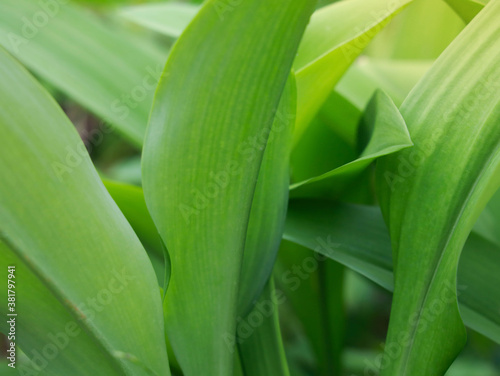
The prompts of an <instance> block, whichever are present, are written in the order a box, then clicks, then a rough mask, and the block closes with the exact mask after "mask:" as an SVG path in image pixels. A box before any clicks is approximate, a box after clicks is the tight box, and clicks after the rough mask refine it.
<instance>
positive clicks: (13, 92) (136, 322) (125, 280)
mask: <svg viewBox="0 0 500 376" xmlns="http://www.w3.org/2000/svg"><path fill="white" fill-rule="evenodd" d="M0 77H1V80H0V103H1V106H2V111H1V112H0V140H1V143H2V147H1V148H0V159H1V160H2V168H1V170H0V174H1V177H2V178H1V180H2V184H0V240H1V242H2V243H3V244H4V246H2V247H1V252H2V257H1V258H0V260H1V267H2V270H5V269H6V267H7V265H8V264H10V263H11V262H12V263H14V264H15V265H16V266H17V267H18V269H19V280H18V283H19V284H21V283H27V284H26V286H29V287H30V289H31V288H32V289H33V290H28V289H27V288H24V289H20V291H19V294H21V293H23V294H24V293H26V295H22V299H21V297H19V300H23V301H22V302H20V305H19V312H18V313H19V323H20V328H24V329H25V330H26V332H24V333H22V334H21V333H20V336H19V341H18V342H17V343H18V345H19V346H20V347H21V348H22V349H23V350H24V351H25V352H26V354H27V355H28V356H29V357H31V358H32V359H33V361H34V362H35V364H38V365H40V366H41V367H42V368H44V370H46V371H47V372H48V373H49V374H51V375H61V376H63V375H68V374H71V375H77V374H81V375H87V374H88V370H82V363H81V361H82V359H88V363H89V364H88V365H86V366H88V367H89V368H88V369H89V370H90V369H96V372H97V373H101V372H104V373H106V374H109V375H129V374H134V375H151V374H156V375H168V374H169V373H170V372H169V368H168V359H167V353H166V348H165V339H164V336H163V320H162V311H161V297H160V294H159V292H158V287H157V283H156V279H155V277H154V272H153V269H152V267H151V264H150V262H149V260H148V259H147V256H146V254H145V251H144V248H142V246H141V244H140V242H139V240H138V239H137V237H136V236H135V234H134V232H133V230H132V229H131V227H130V226H129V225H128V223H127V221H126V220H125V218H124V217H123V215H122V213H121V212H120V210H119V209H118V207H117V206H116V204H115V203H114V202H113V200H112V199H111V197H110V196H109V195H108V193H107V192H106V189H105V188H104V186H103V185H102V183H101V182H100V179H99V176H98V175H97V173H96V171H95V169H94V167H93V165H92V162H91V160H90V158H89V156H88V154H87V152H86V149H85V146H84V145H83V143H82V142H81V140H80V137H79V135H78V133H77V132H76V130H75V129H74V127H73V125H72V124H71V122H70V121H69V120H68V119H67V118H66V116H65V115H64V113H63V112H62V110H61V109H60V108H59V107H58V106H57V104H56V103H55V102H54V101H53V99H52V98H50V96H49V95H48V94H47V93H46V92H45V91H44V90H43V88H42V87H41V86H40V85H39V84H38V83H37V82H36V81H35V80H34V79H33V78H32V77H31V76H30V75H29V74H28V73H27V72H26V71H25V70H24V69H23V68H22V67H21V66H20V65H19V63H18V62H17V61H16V60H15V59H14V58H12V57H11V56H9V55H8V54H7V52H5V50H3V49H1V48H0ZM41 124H42V125H43V126H40V125H41ZM3 273H4V272H2V275H3ZM22 278H26V280H22ZM31 282H32V283H33V284H31ZM3 294H5V293H3ZM5 309H6V306H5V305H2V315H4V314H6V312H5ZM35 313H36V314H35ZM145 317H147V320H145V319H144V318H145ZM5 325H6V324H5V322H3V323H2V326H1V329H2V331H3V332H5V330H6V327H5ZM68 325H70V326H71V327H72V329H68ZM68 330H70V331H71V333H73V334H74V332H75V331H77V332H78V333H80V334H78V335H72V334H71V333H68ZM50 333H51V334H52V335H53V336H55V337H57V338H59V339H60V341H62V342H64V341H63V337H64V336H65V335H67V337H72V338H71V340H70V343H69V344H68V346H67V347H65V345H64V344H61V342H57V341H58V339H52V338H54V337H51V334H50ZM64 338H66V337H64ZM54 352H57V353H58V354H60V356H55V355H54ZM37 354H42V355H41V356H42V357H43V358H44V360H45V361H47V364H46V365H42V364H41V363H40V360H39V359H38V358H37ZM47 354H48V355H47ZM35 358H37V359H38V360H36V359H35ZM37 362H38V363H37ZM98 367H102V371H97V369H99V368H98Z"/></svg>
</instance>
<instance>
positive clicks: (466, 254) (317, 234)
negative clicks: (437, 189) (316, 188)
mask: <svg viewBox="0 0 500 376" xmlns="http://www.w3.org/2000/svg"><path fill="white" fill-rule="evenodd" d="M284 239H286V240H289V241H291V242H294V243H297V244H300V245H302V246H304V247H307V248H309V249H312V250H314V251H316V252H319V253H321V254H322V255H325V256H327V257H329V258H332V259H333V260H335V261H337V262H339V263H341V264H343V265H345V266H347V267H349V268H350V269H353V270H354V271H356V272H358V273H360V274H362V275H364V276H365V277H367V278H369V279H370V280H372V281H374V282H375V283H377V284H378V285H380V286H382V287H383V288H385V289H387V290H389V291H392V290H393V286H394V285H393V276H392V256H391V242H390V239H389V234H388V231H387V227H386V226H385V224H384V221H383V218H382V215H381V213H380V210H379V209H378V208H376V207H370V206H361V205H347V204H335V203H332V202H328V201H325V200H311V199H301V200H292V201H291V203H290V206H289V208H288V214H287V220H286V225H285V234H284ZM499 265H500V247H499V246H498V245H495V244H493V243H491V242H489V241H487V240H486V239H484V238H482V237H481V236H478V235H476V234H474V233H473V234H471V235H470V236H469V238H468V240H467V242H466V243H465V247H464V250H463V253H462V257H461V259H460V265H459V268H458V300H459V303H460V312H461V313H462V317H463V319H464V322H465V324H466V325H467V326H468V327H470V328H472V329H474V330H476V331H478V332H480V333H481V334H483V335H485V336H486V337H489V338H491V339H492V340H494V341H495V342H497V343H500V316H499V315H498V311H499V310H500V291H499V290H498V288H497V286H498V285H499V284H500V275H499V273H498V267H499ZM447 286H448V290H447V296H448V293H449V294H452V293H453V292H454V291H455V286H450V285H447ZM435 316H436V315H435V314H431V313H430V312H429V313H428V317H435Z"/></svg>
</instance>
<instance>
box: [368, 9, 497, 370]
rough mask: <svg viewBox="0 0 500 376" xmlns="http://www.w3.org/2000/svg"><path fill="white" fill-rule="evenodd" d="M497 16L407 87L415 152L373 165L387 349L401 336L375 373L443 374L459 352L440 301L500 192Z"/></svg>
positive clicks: (447, 307)
mask: <svg viewBox="0 0 500 376" xmlns="http://www.w3.org/2000/svg"><path fill="white" fill-rule="evenodd" d="M498 17H500V3H499V2H491V3H490V4H489V5H488V6H486V7H485V9H484V11H482V12H481V13H480V14H479V15H478V16H477V17H476V18H475V19H474V20H473V21H472V22H471V23H470V24H469V25H468V26H467V27H466V28H465V30H464V31H463V32H462V33H461V34H460V35H459V36H458V38H457V39H455V40H454V42H453V43H452V44H451V45H450V46H449V47H448V49H447V50H446V51H445V52H444V53H443V54H442V55H441V56H440V58H439V59H438V60H437V62H436V63H435V64H434V65H433V67H432V68H431V70H430V71H429V72H428V73H427V75H426V76H424V78H423V79H422V80H421V81H420V82H419V84H418V85H417V86H416V87H415V88H414V89H413V91H412V92H411V94H410V95H409V96H408V98H407V99H406V101H405V102H404V103H403V105H402V107H401V113H402V115H403V117H404V119H405V120H406V123H407V125H408V129H409V131H410V134H411V137H412V140H413V141H414V143H415V148H414V149H413V150H406V151H402V152H399V153H397V154H395V155H392V156H388V157H385V158H381V159H380V160H379V163H378V166H377V175H378V185H379V187H378V190H379V193H380V201H381V206H382V211H383V213H384V216H385V218H386V220H387V222H388V224H389V229H390V233H391V239H392V242H393V251H394V255H393V258H394V264H395V292H394V299H393V305H392V311H391V319H390V324H389V332H388V336H387V343H388V344H391V345H392V344H396V345H397V344H400V343H401V341H402V340H401V333H404V334H405V335H406V337H405V340H404V341H403V342H402V343H403V345H401V346H400V350H401V351H399V352H398V354H397V355H396V356H395V355H394V354H393V353H392V354H390V353H389V352H386V354H385V357H386V358H387V359H390V361H389V362H388V363H387V367H386V368H385V369H383V370H381V371H382V373H381V374H382V375H398V376H401V375H411V374H414V373H424V374H426V375H429V376H432V375H436V376H437V375H442V374H444V373H445V371H446V369H447V368H448V367H449V366H450V364H451V363H452V361H453V360H454V359H455V357H456V356H457V354H458V353H459V351H460V350H461V349H462V347H463V345H464V344H465V340H466V333H465V328H464V327H463V323H462V319H461V317H460V312H459V310H458V306H457V302H456V299H451V298H445V297H444V296H445V295H446V293H447V291H448V290H447V289H449V286H456V273H457V266H458V260H459V257H460V252H461V249H462V247H463V244H464V243H465V240H466V239H467V235H468V234H469V232H470V230H471V229H472V226H473V225H474V222H475V220H476V219H477V217H478V215H479V214H480V212H481V210H482V209H483V208H484V206H485V205H486V203H487V202H488V200H489V198H490V197H491V196H492V195H493V193H494V192H495V191H496V189H497V188H498V186H499V185H500V180H499V176H500V175H499V170H500V152H499V150H500V128H499V127H498V121H499V119H500V90H499V88H498V82H499V77H500V66H499V65H498V60H499V59H500V53H499V51H500V39H498V34H499V33H500V24H499V23H498ZM457 61H460V63H459V64H457ZM453 293H454V294H455V291H453ZM436 306H439V307H440V309H439V314H438V315H436V317H433V319H432V320H429V319H428V318H427V316H428V313H429V312H432V310H436V308H435V307H436ZM388 351H389V350H388Z"/></svg>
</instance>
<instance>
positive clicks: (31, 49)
mask: <svg viewBox="0 0 500 376" xmlns="http://www.w3.org/2000/svg"><path fill="white" fill-rule="evenodd" d="M62 3H64V4H62ZM44 4H52V5H51V6H50V7H49V6H48V5H47V6H46V7H43V6H41V5H40V4H39V3H38V2H35V1H31V0H5V1H2V3H1V4H0V44H2V45H3V46H4V47H5V48H6V49H7V50H9V51H10V52H11V53H12V54H13V55H14V56H15V57H16V58H18V59H19V60H20V61H21V62H22V63H23V64H24V65H25V66H27V67H28V68H29V69H31V70H32V71H33V72H35V73H36V74H37V75H39V76H41V77H42V78H44V79H45V80H47V81H48V82H49V83H51V84H52V85H53V86H55V87H56V88H57V89H59V90H61V91H62V92H64V93H65V94H67V95H68V96H69V97H71V98H72V99H74V100H75V101H76V102H78V103H80V104H82V105H83V106H84V107H86V108H88V109H89V110H90V111H92V112H93V113H95V114H96V115H98V116H99V117H101V118H102V119H104V121H105V122H107V123H109V124H110V125H112V126H114V127H116V129H117V130H118V131H119V132H120V133H121V134H123V135H124V136H126V137H127V138H128V139H129V140H130V141H132V142H133V143H134V144H135V145H136V146H140V145H141V144H142V141H143V138H144V134H145V131H146V125H147V120H148V115H149V109H150V107H151V103H152V99H153V93H154V90H155V88H156V85H157V83H158V80H159V78H160V75H161V70H162V67H163V64H164V62H165V59H166V56H167V51H166V50H164V49H160V48H158V47H157V46H156V45H154V44H152V43H151V42H150V41H149V40H147V39H144V38H139V37H137V35H135V34H133V33H130V32H127V30H125V29H123V28H121V29H120V28H118V27H117V26H116V25H112V24H111V25H107V24H105V23H103V22H102V20H100V19H99V17H98V16H96V15H92V14H91V13H89V12H88V11H87V10H85V9H83V8H80V7H78V6H75V5H72V4H69V3H67V1H61V0H54V1H52V2H50V1H47V2H44ZM83 31H84V32H83ZM105 130H106V131H107V132H109V131H110V129H109V125H108V128H107V129H105ZM96 142H97V141H96Z"/></svg>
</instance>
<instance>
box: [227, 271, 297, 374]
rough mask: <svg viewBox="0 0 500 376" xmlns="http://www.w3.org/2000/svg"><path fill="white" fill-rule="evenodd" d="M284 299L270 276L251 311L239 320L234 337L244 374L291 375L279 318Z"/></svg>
mask: <svg viewBox="0 0 500 376" xmlns="http://www.w3.org/2000/svg"><path fill="white" fill-rule="evenodd" d="M285 299H286V298H285V296H284V294H283V291H281V290H279V289H276V288H275V287H274V281H273V279H272V278H271V279H270V280H269V282H268V283H267V284H266V286H265V288H264V290H263V291H262V295H261V297H260V298H259V300H258V301H257V302H256V304H255V306H254V307H253V309H252V311H251V312H250V313H249V314H248V316H246V317H245V318H243V319H242V320H241V321H240V322H239V324H238V329H237V331H236V337H235V341H236V342H237V343H238V350H239V354H240V358H241V363H242V366H243V370H244V375H245V376H261V375H273V376H289V375H290V372H289V370H288V365H287V362H286V357H285V352H284V350H283V344H282V340H281V333H280V325H279V319H278V310H279V306H280V304H283V301H284V300H285Z"/></svg>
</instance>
